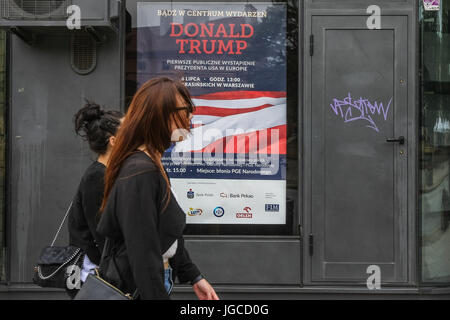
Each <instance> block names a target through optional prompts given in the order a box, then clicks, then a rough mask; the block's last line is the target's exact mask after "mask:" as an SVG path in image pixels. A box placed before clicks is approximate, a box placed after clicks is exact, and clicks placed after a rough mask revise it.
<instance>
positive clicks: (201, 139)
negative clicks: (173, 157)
mask: <svg viewBox="0 0 450 320" xmlns="http://www.w3.org/2000/svg"><path fill="white" fill-rule="evenodd" d="M192 101H193V102H194V104H195V106H196V111H195V113H194V116H193V119H192V124H193V129H191V135H190V136H189V137H188V138H187V139H186V140H184V141H182V142H178V143H177V144H176V145H175V147H174V151H175V152H189V151H194V152H223V153H268V154H271V153H274V154H286V92H278V91H231V92H216V93H211V94H206V95H202V96H197V97H194V98H193V99H192ZM272 140H273V141H272Z"/></svg>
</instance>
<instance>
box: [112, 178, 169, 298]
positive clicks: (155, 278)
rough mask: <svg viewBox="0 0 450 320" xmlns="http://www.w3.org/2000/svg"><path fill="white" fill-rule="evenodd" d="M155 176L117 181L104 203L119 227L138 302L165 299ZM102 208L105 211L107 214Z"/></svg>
mask: <svg viewBox="0 0 450 320" xmlns="http://www.w3.org/2000/svg"><path fill="white" fill-rule="evenodd" d="M158 180H159V179H158V173H157V172H155V171H150V172H146V173H141V174H138V175H135V176H132V177H128V178H124V179H118V180H117V181H116V186H115V187H116V190H115V192H114V197H115V200H113V201H110V200H112V199H108V206H109V205H110V204H114V205H115V207H114V208H113V210H114V212H115V214H116V216H117V221H118V223H119V225H120V229H121V231H122V235H123V237H124V241H125V245H126V248H127V255H128V260H129V263H130V267H131V270H132V273H133V278H134V282H135V284H136V286H137V288H138V290H139V294H140V296H141V298H142V299H151V300H153V299H169V296H168V294H167V292H166V289H165V287H164V264H163V259H162V253H161V248H160V243H159V235H158V228H157V226H158V211H157V209H156V208H157V206H156V199H157V198H158V195H157V192H158V191H157V190H159V186H158ZM109 209H110V208H106V209H105V210H109Z"/></svg>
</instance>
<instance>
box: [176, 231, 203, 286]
mask: <svg viewBox="0 0 450 320" xmlns="http://www.w3.org/2000/svg"><path fill="white" fill-rule="evenodd" d="M169 264H170V266H171V267H172V268H173V269H174V271H175V275H176V276H177V277H178V280H179V282H180V283H186V282H190V281H192V280H194V279H195V278H197V277H198V276H199V275H200V270H199V269H198V268H197V266H196V265H195V264H194V263H192V261H191V258H190V257H189V253H188V252H187V250H186V248H185V247H184V239H183V238H180V239H178V247H177V251H176V253H175V255H174V256H173V257H172V258H171V259H169Z"/></svg>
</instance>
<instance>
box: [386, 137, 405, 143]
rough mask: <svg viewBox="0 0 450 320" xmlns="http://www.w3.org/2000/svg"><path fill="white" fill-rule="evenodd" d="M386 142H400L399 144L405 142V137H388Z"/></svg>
mask: <svg viewBox="0 0 450 320" xmlns="http://www.w3.org/2000/svg"><path fill="white" fill-rule="evenodd" d="M386 142H398V143H399V144H405V137H404V136H400V137H398V139H386Z"/></svg>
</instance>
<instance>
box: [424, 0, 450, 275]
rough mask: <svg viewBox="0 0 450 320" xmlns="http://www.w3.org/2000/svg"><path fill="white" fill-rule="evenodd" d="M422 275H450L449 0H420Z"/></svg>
mask: <svg viewBox="0 0 450 320" xmlns="http://www.w3.org/2000/svg"><path fill="white" fill-rule="evenodd" d="M420 10H421V13H420V26H421V46H422V47H421V54H422V88H421V95H422V99H421V102H422V106H421V113H422V115H421V131H422V132H421V162H420V163H421V165H420V172H421V176H420V177H421V183H420V184H421V188H420V200H421V226H422V243H421V245H422V280H423V281H424V282H449V281H450V250H449V248H450V227H449V222H450V193H449V190H450V180H449V169H450V51H449V48H450V24H449V22H450V21H449V17H450V15H449V13H450V1H449V0H441V8H440V10H438V11H425V10H424V7H423V5H422V1H420Z"/></svg>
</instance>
